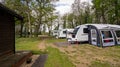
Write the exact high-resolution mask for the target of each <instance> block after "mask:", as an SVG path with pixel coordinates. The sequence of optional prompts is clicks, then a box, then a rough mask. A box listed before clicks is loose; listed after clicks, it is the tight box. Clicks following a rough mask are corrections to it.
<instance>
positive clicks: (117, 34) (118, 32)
mask: <svg viewBox="0 0 120 67" xmlns="http://www.w3.org/2000/svg"><path fill="white" fill-rule="evenodd" d="M114 33H115V38H116V40H117V44H120V30H115V31H114Z"/></svg>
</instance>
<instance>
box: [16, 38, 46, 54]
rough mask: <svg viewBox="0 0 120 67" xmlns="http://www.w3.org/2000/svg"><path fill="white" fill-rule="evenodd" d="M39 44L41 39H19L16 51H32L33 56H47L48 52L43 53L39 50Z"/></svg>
mask: <svg viewBox="0 0 120 67" xmlns="http://www.w3.org/2000/svg"><path fill="white" fill-rule="evenodd" d="M39 42H40V39H39V38H17V39H16V41H15V43H16V46H15V47H16V50H30V51H32V53H33V54H45V53H46V51H41V50H40V49H39V48H38V44H39Z"/></svg>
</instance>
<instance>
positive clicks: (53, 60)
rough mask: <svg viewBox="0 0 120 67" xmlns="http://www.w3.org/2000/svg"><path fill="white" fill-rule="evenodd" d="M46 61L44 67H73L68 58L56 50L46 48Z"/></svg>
mask: <svg viewBox="0 0 120 67" xmlns="http://www.w3.org/2000/svg"><path fill="white" fill-rule="evenodd" d="M47 51H48V59H47V61H46V64H45V67H75V66H74V65H73V64H72V63H71V62H70V61H69V60H68V57H67V56H66V55H65V54H64V53H61V52H60V51H59V50H58V49H56V48H52V47H48V48H47Z"/></svg>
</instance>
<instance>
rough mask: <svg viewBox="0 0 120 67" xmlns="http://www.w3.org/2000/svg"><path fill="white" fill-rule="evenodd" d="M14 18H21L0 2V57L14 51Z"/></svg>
mask: <svg viewBox="0 0 120 67" xmlns="http://www.w3.org/2000/svg"><path fill="white" fill-rule="evenodd" d="M15 18H17V19H18V20H21V21H22V20H23V18H22V16H20V15H18V14H17V13H15V12H14V11H12V10H10V9H9V8H7V7H5V6H4V5H2V4H1V3H0V57H1V56H5V55H9V54H14V53H15Z"/></svg>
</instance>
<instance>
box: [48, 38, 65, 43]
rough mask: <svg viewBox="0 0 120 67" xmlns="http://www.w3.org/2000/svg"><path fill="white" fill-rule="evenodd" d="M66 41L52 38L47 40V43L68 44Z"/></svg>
mask: <svg viewBox="0 0 120 67" xmlns="http://www.w3.org/2000/svg"><path fill="white" fill-rule="evenodd" d="M66 41H67V40H66V39H56V38H51V39H47V43H55V42H66Z"/></svg>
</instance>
